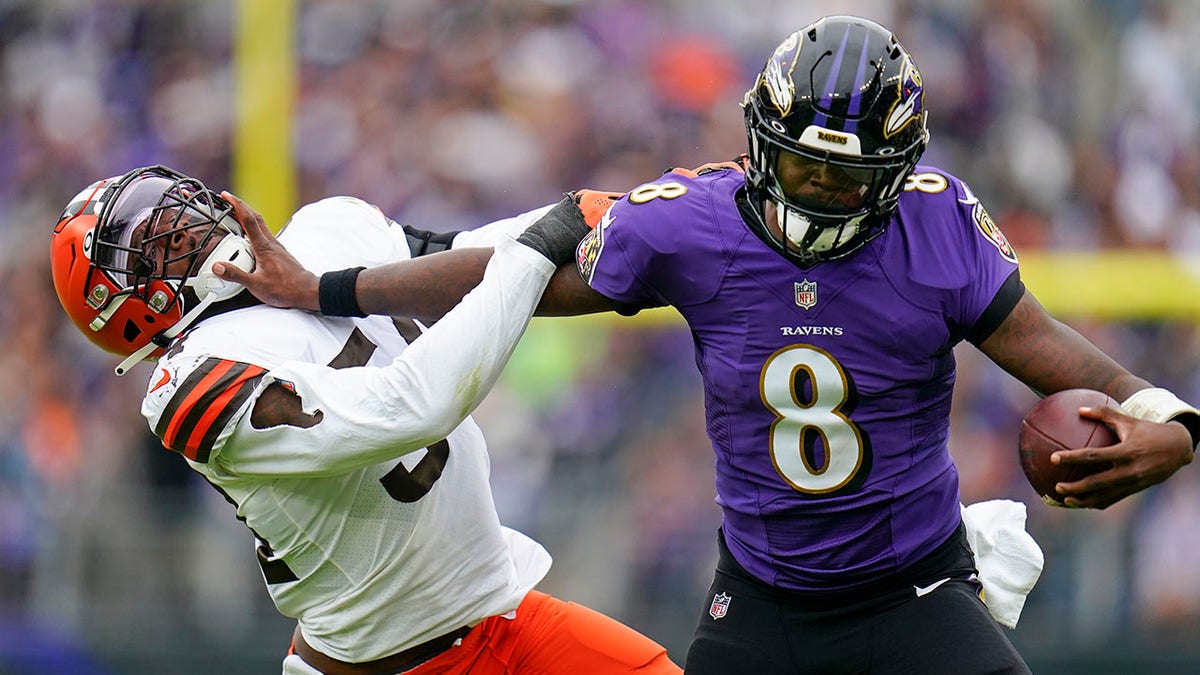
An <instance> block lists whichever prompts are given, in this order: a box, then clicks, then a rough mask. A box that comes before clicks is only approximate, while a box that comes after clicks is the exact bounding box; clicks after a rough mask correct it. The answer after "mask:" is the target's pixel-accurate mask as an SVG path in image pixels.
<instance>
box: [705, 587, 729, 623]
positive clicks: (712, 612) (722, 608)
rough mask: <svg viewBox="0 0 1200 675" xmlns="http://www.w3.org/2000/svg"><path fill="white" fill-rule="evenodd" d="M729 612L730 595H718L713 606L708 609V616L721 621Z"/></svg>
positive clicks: (714, 598)
mask: <svg viewBox="0 0 1200 675" xmlns="http://www.w3.org/2000/svg"><path fill="white" fill-rule="evenodd" d="M728 611H729V595H728V594H726V593H717V594H716V595H715V596H713V601H712V604H711V605H709V607H708V615H709V616H711V617H712V618H713V619H719V618H721V617H723V616H725V613H726V612H728Z"/></svg>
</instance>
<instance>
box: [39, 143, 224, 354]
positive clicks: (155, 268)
mask: <svg viewBox="0 0 1200 675" xmlns="http://www.w3.org/2000/svg"><path fill="white" fill-rule="evenodd" d="M232 210H233V207H232V206H230V204H229V203H228V202H226V201H225V200H224V199H222V198H221V197H220V196H219V195H217V194H216V193H214V192H212V191H211V190H209V189H208V188H206V187H205V186H204V184H203V183H201V182H200V181H198V180H195V179H194V178H189V177H187V176H184V175H183V174H180V173H178V172H176V171H173V170H171V169H168V168H167V167H163V166H152V167H145V168H141V169H134V170H133V171H130V172H129V173H126V174H125V175H123V176H114V177H112V178H106V179H104V180H101V181H98V182H96V183H93V184H92V185H90V186H88V187H87V188H85V189H84V190H83V191H82V192H80V193H79V194H78V195H76V196H75V198H74V199H72V200H71V201H70V203H69V204H68V205H67V208H66V210H64V211H63V214H62V215H61V216H60V217H59V219H58V225H56V226H55V228H54V234H53V235H52V236H51V239H50V272H51V275H52V276H53V277H54V290H55V292H56V293H58V300H59V302H61V303H62V306H63V309H65V310H66V312H67V315H68V316H70V317H71V321H72V322H74V323H75V326H76V328H78V329H79V330H80V331H81V332H82V333H83V334H84V335H86V336H87V337H88V339H89V340H91V341H92V342H94V343H95V344H96V345H98V346H100V347H101V348H103V349H105V350H107V351H110V352H113V353H116V354H120V355H122V356H129V355H131V354H134V353H135V352H137V351H138V350H140V349H143V348H145V347H147V346H148V345H149V344H150V343H151V342H154V343H155V344H156V345H157V348H155V349H154V350H153V351H152V352H151V353H150V354H149V355H150V356H158V355H159V354H160V353H161V352H162V349H163V348H165V347H166V344H167V342H168V341H169V338H170V337H171V335H169V334H168V335H164V334H165V333H166V331H167V330H168V329H170V328H171V327H172V326H174V325H176V324H177V323H179V321H180V319H181V318H182V317H183V313H184V311H185V310H186V309H188V307H185V305H195V304H196V301H195V295H194V294H193V293H191V292H186V293H185V284H186V282H187V281H188V279H189V277H191V276H194V275H195V274H196V272H197V271H198V269H199V268H200V266H201V264H202V263H203V262H204V261H203V260H201V259H200V253H201V252H202V251H203V250H204V249H205V247H206V245H207V243H208V241H209V240H210V239H211V238H212V237H213V236H214V235H218V236H223V235H225V234H229V233H233V234H239V235H240V234H241V227H240V225H238V224H237V222H236V221H234V220H233V218H232V216H231V215H230V214H231V212H232ZM193 228H203V229H201V231H200V233H201V235H202V236H200V237H198V238H197V239H196V241H197V242H198V243H197V244H196V245H195V246H194V247H192V248H189V249H188V250H186V251H184V252H182V253H179V254H177V255H175V257H174V258H170V259H163V258H165V256H166V255H167V253H166V251H167V247H166V246H165V244H166V242H167V240H168V239H167V238H168V237H171V236H173V235H174V234H177V233H178V232H180V231H183V230H191V229H193ZM184 260H186V261H187V265H186V266H185V265H178V264H173V263H177V262H179V261H184ZM181 269H185V270H186V271H182V272H181V271H179V270H181Z"/></svg>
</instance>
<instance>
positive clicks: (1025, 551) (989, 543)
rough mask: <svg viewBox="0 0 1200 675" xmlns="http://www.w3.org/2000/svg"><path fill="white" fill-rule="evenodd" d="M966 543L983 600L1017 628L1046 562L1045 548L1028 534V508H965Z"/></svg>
mask: <svg viewBox="0 0 1200 675" xmlns="http://www.w3.org/2000/svg"><path fill="white" fill-rule="evenodd" d="M962 519H963V524H964V525H965V526H966V530H967V543H969V544H970V545H971V550H973V551H974V552H975V566H976V567H977V568H978V569H979V581H980V582H981V583H982V584H983V600H984V603H985V604H986V605H987V608H988V611H989V612H991V613H992V617H993V618H995V619H996V621H998V622H1000V623H1001V624H1003V625H1005V626H1008V627H1009V628H1016V627H1017V619H1019V618H1021V609H1022V608H1023V607H1024V606H1025V596H1027V595H1029V591H1031V590H1033V585H1034V584H1035V583H1037V580H1038V577H1039V576H1041V574H1042V564H1043V563H1044V562H1045V561H1046V558H1045V556H1044V555H1042V549H1041V547H1039V546H1038V544H1037V542H1036V541H1034V540H1033V537H1032V536H1030V534H1029V533H1028V532H1026V531H1025V505H1024V504H1022V503H1021V502H1015V501H1011V500H1008V499H993V500H991V501H986V502H979V503H977V504H972V505H970V506H963V507H962Z"/></svg>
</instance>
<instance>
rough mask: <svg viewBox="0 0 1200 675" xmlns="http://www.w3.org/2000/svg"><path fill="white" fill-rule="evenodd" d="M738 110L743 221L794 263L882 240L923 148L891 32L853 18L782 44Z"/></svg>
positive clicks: (918, 113) (910, 69) (909, 75)
mask: <svg viewBox="0 0 1200 675" xmlns="http://www.w3.org/2000/svg"><path fill="white" fill-rule="evenodd" d="M742 107H743V111H744V113H745V119H746V134H747V137H748V139H749V150H750V152H749V156H750V158H749V163H748V166H747V170H746V184H747V197H748V198H749V201H750V205H751V207H752V210H753V212H754V215H757V216H758V218H757V220H758V221H759V222H757V223H752V225H753V226H754V227H755V228H756V229H760V230H761V234H764V235H765V239H766V240H767V241H768V243H772V242H773V245H774V247H775V248H776V249H777V250H779V251H780V252H781V253H782V254H784V255H785V256H787V257H788V258H790V259H792V260H794V261H795V262H797V263H798V264H800V265H801V266H803V267H810V266H812V265H814V264H816V263H818V262H821V261H823V260H833V259H836V258H841V257H844V256H847V255H849V254H851V253H853V252H854V251H857V250H858V249H859V248H861V247H862V246H863V245H865V244H866V243H867V242H869V241H870V240H871V239H874V238H875V237H877V236H879V235H880V234H881V233H882V232H883V231H884V229H885V228H886V227H887V225H888V222H889V221H890V220H891V218H892V217H893V215H894V214H895V211H896V206H897V203H898V201H899V198H900V193H901V191H903V189H904V182H905V179H906V178H907V176H908V174H909V173H911V172H912V170H913V167H914V166H916V163H917V161H918V160H919V159H920V157H921V154H922V153H923V152H924V151H925V146H926V144H927V143H928V142H929V132H928V129H927V128H926V125H925V118H926V114H925V105H924V88H923V86H922V83H921V74H920V71H918V70H917V66H916V64H915V63H913V60H912V58H911V57H910V56H909V54H908V52H907V51H905V49H904V47H903V46H901V45H900V43H899V42H898V41H897V40H896V38H895V36H894V35H892V33H891V31H889V30H888V29H886V28H884V27H883V26H881V25H879V24H877V23H875V22H873V21H869V20H867V19H860V18H857V17H851V16H831V17H826V18H823V19H821V20H819V21H817V22H815V23H813V24H811V25H809V26H807V27H805V28H802V29H801V30H799V31H797V32H795V33H793V34H791V35H790V36H788V37H787V39H785V40H784V41H783V42H782V43H781V44H780V45H779V46H778V47H777V48H776V49H775V52H774V53H773V54H772V55H771V57H770V58H769V59H768V60H767V62H766V65H765V66H764V67H763V70H762V72H761V73H760V74H759V76H758V78H757V80H756V81H755V83H754V86H753V87H752V88H751V89H750V91H748V92H747V93H746V96H745V99H744V101H743V103H742ZM768 204H771V205H773V209H768V208H767V206H768ZM772 210H773V212H774V213H771V211H772Z"/></svg>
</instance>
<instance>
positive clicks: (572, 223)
mask: <svg viewBox="0 0 1200 675" xmlns="http://www.w3.org/2000/svg"><path fill="white" fill-rule="evenodd" d="M589 229H591V228H589V227H588V224H587V221H585V220H584V219H583V212H582V211H580V210H579V205H578V204H576V196H575V194H574V193H570V192H569V193H567V194H566V196H564V197H563V199H562V201H560V202H559V203H558V204H556V205H555V206H554V208H552V209H550V210H549V211H547V212H546V215H544V216H542V217H541V218H539V219H538V220H537V222H535V223H534V224H532V225H530V226H529V227H528V228H526V230H525V231H524V232H522V233H521V236H519V237H517V241H519V242H521V243H522V244H525V245H526V246H528V247H529V248H531V249H533V250H535V251H537V252H538V253H541V254H542V255H543V256H545V257H546V259H547V260H549V261H550V262H552V263H554V266H555V267H562V266H563V265H564V264H566V263H568V262H571V261H572V260H574V259H575V248H576V247H577V246H579V240H580V239H583V235H585V234H587V233H588V230H589Z"/></svg>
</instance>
